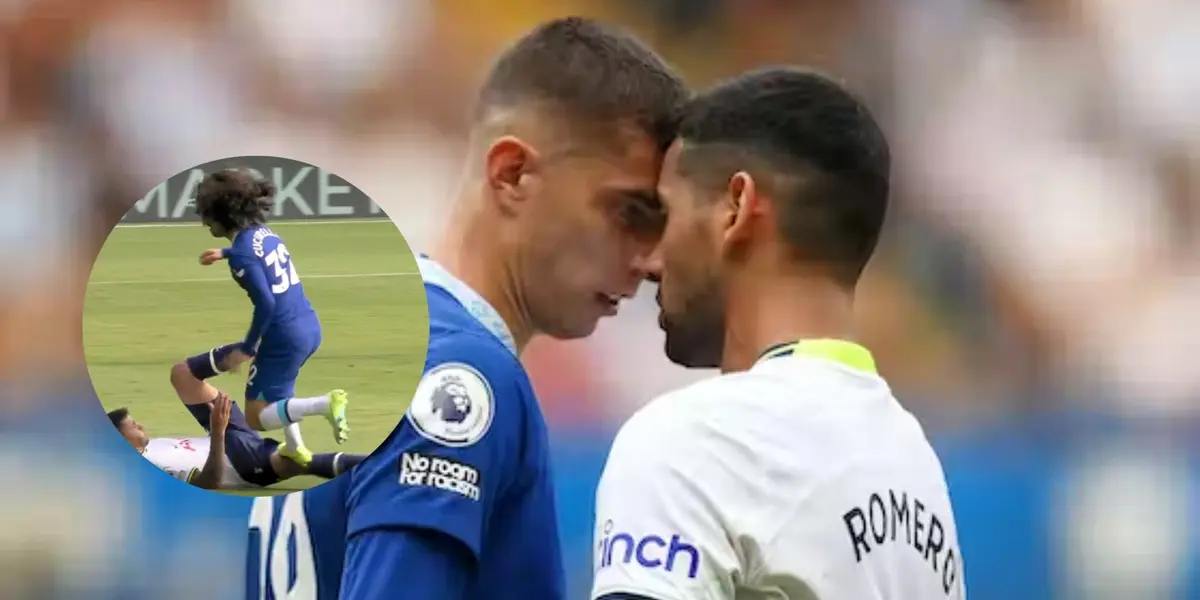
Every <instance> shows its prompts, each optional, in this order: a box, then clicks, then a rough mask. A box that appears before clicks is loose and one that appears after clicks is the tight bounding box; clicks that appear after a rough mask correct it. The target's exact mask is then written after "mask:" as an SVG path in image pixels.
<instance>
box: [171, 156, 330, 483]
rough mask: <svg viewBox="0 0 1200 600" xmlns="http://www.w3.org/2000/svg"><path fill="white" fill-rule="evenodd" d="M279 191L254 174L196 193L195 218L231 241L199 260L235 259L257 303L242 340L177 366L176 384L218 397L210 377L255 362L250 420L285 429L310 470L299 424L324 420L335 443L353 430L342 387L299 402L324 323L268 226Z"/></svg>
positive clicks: (190, 396) (195, 398)
mask: <svg viewBox="0 0 1200 600" xmlns="http://www.w3.org/2000/svg"><path fill="white" fill-rule="evenodd" d="M274 196H275V187H274V185H272V184H271V183H270V182H268V181H265V180H262V179H260V178H258V177H257V176H255V175H254V174H252V173H251V172H249V171H243V170H224V171H217V172H215V173H211V174H209V175H208V176H207V177H205V178H204V180H203V181H201V182H200V185H199V186H198V187H197V190H196V213H197V214H198V215H199V216H200V220H201V222H202V223H203V224H204V226H205V227H207V228H208V229H209V231H210V232H211V233H212V235H213V236H214V237H219V238H228V239H229V240H231V244H230V246H229V247H228V248H223V249H216V248H214V249H210V250H206V251H205V252H204V253H203V254H202V255H201V256H200V263H201V264H204V265H211V264H214V263H216V262H218V261H220V260H228V261H229V271H230V273H231V274H232V275H233V279H234V281H236V282H237V284H238V285H239V286H241V288H242V289H243V290H245V291H246V294H247V295H248V296H249V297H250V300H251V302H252V303H253V305H254V313H253V317H252V320H251V323H250V328H249V330H248V331H247V332H246V337H245V339H243V340H242V341H241V342H238V343H233V344H227V345H225V346H221V347H220V348H214V349H212V350H209V351H208V352H205V353H203V354H198V355H196V356H192V357H190V358H188V359H186V360H184V361H183V362H181V363H178V364H176V365H175V366H174V367H173V368H172V369H171V384H172V385H173V386H174V388H175V392H176V393H177V394H178V395H179V398H180V399H181V400H182V401H183V403H184V404H189V405H191V404H204V403H206V402H209V401H210V400H212V398H213V393H212V392H213V388H211V387H210V386H206V385H205V380H206V379H208V378H211V377H215V376H216V375H218V374H220V373H224V372H226V371H234V370H237V369H238V368H239V366H240V365H242V364H243V363H245V362H247V361H250V360H253V361H254V362H253V364H252V365H251V366H250V373H249V378H248V379H247V381H246V396H245V398H246V421H247V423H248V424H249V425H250V426H251V427H252V428H254V429H255V430H257V431H271V430H275V429H283V432H284V445H283V447H282V448H280V452H281V453H282V454H283V456H286V457H287V458H290V459H292V460H293V461H295V462H297V463H298V464H301V465H305V464H307V461H308V460H309V456H308V454H306V453H305V452H303V451H302V448H303V446H304V444H303V441H302V440H301V439H300V426H299V424H298V421H299V420H300V419H302V418H304V417H306V416H323V417H325V419H326V420H328V421H329V423H330V425H331V426H332V427H333V434H334V438H335V439H336V440H337V443H339V444H342V443H345V441H346V439H347V436H348V435H349V432H350V427H349V423H348V421H347V417H346V406H347V403H348V397H347V395H346V393H345V392H344V391H342V390H334V391H332V392H330V393H328V394H326V395H323V396H317V397H313V398H295V397H293V396H294V395H295V390H296V379H297V378H298V377H299V375H300V370H301V368H303V366H304V364H305V363H306V362H307V361H308V359H309V358H311V357H312V355H313V354H314V353H316V351H317V349H318V348H319V347H320V346H321V323H320V321H319V320H318V319H317V312H316V310H314V309H313V306H312V304H310V303H309V301H308V298H307V296H305V294H304V286H303V284H302V283H301V282H300V275H299V273H298V272H297V270H296V265H295V263H294V262H293V260H292V256H291V254H290V253H289V252H288V249H287V246H286V245H285V244H284V242H283V240H282V239H281V238H280V237H279V236H278V235H277V234H276V233H275V232H273V231H271V230H270V229H269V228H267V226H266V222H267V214H268V212H269V211H270V209H271V207H272V205H273V202H274Z"/></svg>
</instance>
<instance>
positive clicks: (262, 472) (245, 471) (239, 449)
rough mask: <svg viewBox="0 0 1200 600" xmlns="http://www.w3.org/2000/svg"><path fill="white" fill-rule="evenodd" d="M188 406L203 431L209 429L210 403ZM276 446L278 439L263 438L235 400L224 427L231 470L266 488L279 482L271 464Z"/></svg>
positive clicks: (248, 481) (277, 445) (249, 481)
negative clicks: (252, 426) (227, 423)
mask: <svg viewBox="0 0 1200 600" xmlns="http://www.w3.org/2000/svg"><path fill="white" fill-rule="evenodd" d="M187 409H188V412H190V413H192V416H193V417H195V418H196V421H198V422H199V423H200V426H201V427H203V428H204V431H208V421H209V417H210V415H211V414H212V406H210V405H209V404H208V403H207V402H206V403H204V404H189V405H188V407H187ZM278 447H279V441H278V440H273V439H271V438H265V437H263V436H261V435H259V434H258V432H257V431H255V430H253V429H251V428H250V424H249V423H247V422H246V415H245V414H243V413H242V409H240V408H238V405H237V402H234V403H233V406H232V407H231V409H230V411H229V426H228V427H226V428H225V456H227V457H229V462H231V463H233V470H234V471H237V474H238V475H239V476H241V478H242V479H245V480H246V482H247V483H251V484H254V485H258V486H263V487H266V486H268V485H271V484H274V483H276V482H278V481H279V475H276V474H275V469H274V468H272V467H271V455H272V454H275V449H276V448H278Z"/></svg>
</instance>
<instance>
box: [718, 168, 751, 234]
mask: <svg viewBox="0 0 1200 600" xmlns="http://www.w3.org/2000/svg"><path fill="white" fill-rule="evenodd" d="M720 202H721V203H722V204H721V206H719V207H717V218H718V219H720V225H721V227H722V242H723V243H722V246H724V247H725V248H726V249H732V248H734V247H737V246H740V245H741V244H743V243H744V242H745V241H746V240H748V239H750V233H751V229H752V228H753V226H754V224H753V221H754V219H753V217H754V214H755V213H756V212H758V211H759V209H760V206H759V204H760V198H759V195H758V186H757V185H756V184H755V181H754V177H752V176H751V175H750V174H749V173H747V172H745V171H738V172H737V173H734V174H733V175H732V176H730V178H729V183H728V185H727V186H726V188H725V191H724V192H722V194H721V200H720Z"/></svg>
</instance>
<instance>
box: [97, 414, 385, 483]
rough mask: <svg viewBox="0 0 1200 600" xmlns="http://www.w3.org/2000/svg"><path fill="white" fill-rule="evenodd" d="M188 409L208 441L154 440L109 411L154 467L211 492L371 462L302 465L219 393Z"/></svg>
mask: <svg viewBox="0 0 1200 600" xmlns="http://www.w3.org/2000/svg"><path fill="white" fill-rule="evenodd" d="M187 408H188V412H190V413H192V416H193V417H195V418H196V421H197V422H199V423H200V425H201V426H202V427H204V429H205V430H206V431H207V433H208V436H207V437H183V438H152V437H150V436H149V435H148V434H147V433H146V430H145V429H144V428H143V427H142V425H141V423H138V422H137V421H135V420H134V419H133V417H132V416H131V415H130V414H129V411H128V410H127V409H124V408H118V409H116V410H113V411H111V412H109V413H108V418H109V420H111V421H112V423H113V425H114V426H115V427H116V428H117V431H120V432H121V435H122V436H124V437H125V441H127V442H129V444H130V445H132V446H133V447H134V448H135V449H136V450H137V451H138V452H140V453H141V454H142V456H144V457H146V459H147V460H149V461H150V462H152V463H154V466H156V467H158V468H160V469H162V470H163V471H166V472H167V473H169V474H170V475H171V476H172V477H175V478H176V479H179V480H182V481H186V482H188V483H190V484H192V485H195V486H197V487H201V488H204V489H209V490H217V489H220V490H232V489H247V488H258V487H265V486H268V485H271V484H273V483H276V482H279V481H283V480H285V479H290V478H292V477H296V476H298V475H314V476H317V477H324V478H326V479H333V478H334V477H337V476H338V475H340V474H342V473H345V472H346V471H347V470H349V469H350V468H351V467H353V466H354V465H357V464H358V463H359V462H361V461H362V459H363V458H366V457H365V456H363V455H358V454H344V453H341V452H337V453H330V454H316V455H312V454H309V461H308V464H306V465H300V464H297V463H296V462H295V461H293V460H291V459H289V458H286V457H284V456H283V455H282V454H281V453H280V452H279V450H280V448H279V442H278V441H276V440H273V439H270V438H264V437H262V436H261V435H259V434H258V432H257V431H254V430H253V429H251V428H250V427H249V425H248V424H247V423H246V416H245V415H244V414H242V411H241V410H240V409H239V408H238V406H237V403H236V402H233V401H232V400H231V399H230V398H229V396H228V395H227V394H224V393H218V395H217V397H216V399H215V400H213V401H211V402H206V403H204V404H189V405H188V407H187ZM306 452H307V451H306Z"/></svg>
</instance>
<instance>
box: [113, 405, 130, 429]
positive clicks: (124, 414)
mask: <svg viewBox="0 0 1200 600" xmlns="http://www.w3.org/2000/svg"><path fill="white" fill-rule="evenodd" d="M128 418H129V409H128V408H118V409H116V410H110V411H108V420H109V421H112V424H113V427H116V428H117V429H118V430H119V429H121V423H124V422H125V419H128Z"/></svg>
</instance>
